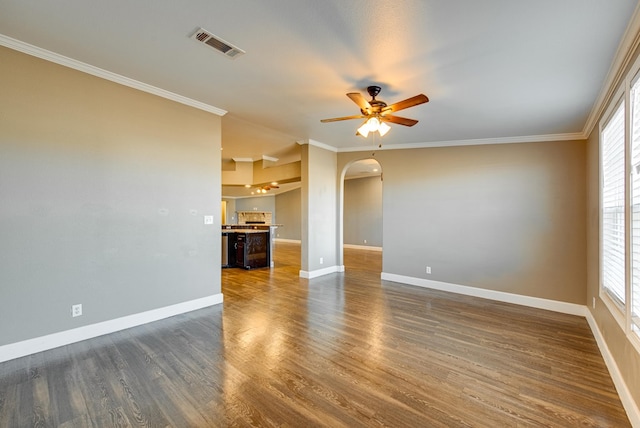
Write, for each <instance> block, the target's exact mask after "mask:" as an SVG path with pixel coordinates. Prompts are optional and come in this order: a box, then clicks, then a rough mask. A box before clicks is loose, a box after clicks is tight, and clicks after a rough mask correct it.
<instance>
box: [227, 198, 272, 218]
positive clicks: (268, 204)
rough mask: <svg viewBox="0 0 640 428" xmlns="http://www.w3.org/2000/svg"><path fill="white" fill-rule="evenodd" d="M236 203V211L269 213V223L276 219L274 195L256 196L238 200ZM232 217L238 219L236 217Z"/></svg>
mask: <svg viewBox="0 0 640 428" xmlns="http://www.w3.org/2000/svg"><path fill="white" fill-rule="evenodd" d="M235 201H236V211H269V212H271V213H272V215H271V221H272V222H273V223H275V222H276V221H277V219H276V197H275V196H274V195H266V196H257V197H254V198H238V199H236V200H235ZM233 215H234V216H235V218H236V222H237V219H238V215H237V214H236V213H235V212H234V213H233Z"/></svg>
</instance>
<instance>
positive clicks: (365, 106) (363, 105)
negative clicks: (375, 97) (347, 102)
mask: <svg viewBox="0 0 640 428" xmlns="http://www.w3.org/2000/svg"><path fill="white" fill-rule="evenodd" d="M347 96H348V97H349V98H351V101H353V102H354V103H356V104H357V105H358V107H360V110H362V111H366V112H367V113H371V104H369V101H367V100H365V99H364V97H363V96H362V94H361V93H360V92H349V93H348V94H347Z"/></svg>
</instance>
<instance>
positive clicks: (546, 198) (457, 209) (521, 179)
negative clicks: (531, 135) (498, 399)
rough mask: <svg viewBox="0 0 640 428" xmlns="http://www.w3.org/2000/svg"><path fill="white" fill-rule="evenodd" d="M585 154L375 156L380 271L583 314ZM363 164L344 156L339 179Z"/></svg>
mask: <svg viewBox="0 0 640 428" xmlns="http://www.w3.org/2000/svg"><path fill="white" fill-rule="evenodd" d="M585 150H586V144H585V142H584V141H558V142H545V143H528V144H495V145H483V146H466V147H445V148H431V149H429V148H427V149H411V150H383V151H379V152H377V153H376V154H375V159H376V160H377V161H378V162H380V164H381V166H382V170H383V171H384V181H383V214H382V217H383V250H384V251H383V272H385V273H390V274H396V275H402V276H407V277H411V278H418V279H425V280H435V281H441V282H445V283H450V284H457V285H464V286H468V287H477V288H482V289H488V290H494V291H500V292H506V293H512V294H518V295H523V296H529V297H538V298H544V299H550V300H556V301H560V302H567V303H574V304H580V305H584V304H585V302H586V290H585V283H586V265H585V261H586V224H585V220H586V213H585V207H586V202H585V197H586V194H585V191H586V188H585V180H584V178H585V154H586V151H585ZM362 155H363V154H361V153H340V154H339V155H338V171H342V170H343V168H344V167H345V166H346V165H347V164H348V163H349V162H351V161H353V160H357V159H360V158H361V157H362ZM426 266H430V267H431V268H432V274H431V275H428V274H426V272H425V268H426Z"/></svg>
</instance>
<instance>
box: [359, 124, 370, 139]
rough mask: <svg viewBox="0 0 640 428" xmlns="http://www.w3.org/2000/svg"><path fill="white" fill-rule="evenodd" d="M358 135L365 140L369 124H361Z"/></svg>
mask: <svg viewBox="0 0 640 428" xmlns="http://www.w3.org/2000/svg"><path fill="white" fill-rule="evenodd" d="M358 134H360V135H362V136H363V137H364V138H367V136H368V135H369V122H365V123H363V124H362V125H361V126H360V128H358Z"/></svg>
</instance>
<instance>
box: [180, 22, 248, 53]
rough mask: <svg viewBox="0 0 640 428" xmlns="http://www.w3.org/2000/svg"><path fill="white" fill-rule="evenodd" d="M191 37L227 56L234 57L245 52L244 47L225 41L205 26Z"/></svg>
mask: <svg viewBox="0 0 640 428" xmlns="http://www.w3.org/2000/svg"><path fill="white" fill-rule="evenodd" d="M191 38H192V39H193V40H197V41H198V42H202V43H204V44H205V45H208V46H210V47H212V48H213V49H215V50H217V51H218V52H220V53H222V54H224V55H225V56H226V57H227V58H231V59H234V58H236V57H239V56H240V55H242V54H244V53H245V52H244V51H243V50H242V49H240V48H238V47H236V46H233V45H232V44H231V43H228V42H225V41H224V40H222V39H221V38H220V37H218V36H214V35H213V34H211V33H210V32H208V31H207V30H205V29H203V28H199V29H198V31H196V32H195V33H193V35H192V36H191Z"/></svg>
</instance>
